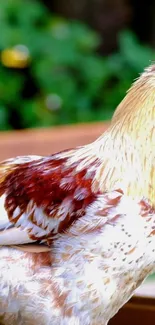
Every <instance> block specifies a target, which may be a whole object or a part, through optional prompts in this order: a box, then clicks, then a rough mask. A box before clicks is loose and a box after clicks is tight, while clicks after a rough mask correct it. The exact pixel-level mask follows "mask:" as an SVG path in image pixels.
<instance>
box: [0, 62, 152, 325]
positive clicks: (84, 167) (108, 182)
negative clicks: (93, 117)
mask: <svg viewBox="0 0 155 325" xmlns="http://www.w3.org/2000/svg"><path fill="white" fill-rule="evenodd" d="M154 141H155V65H151V66H150V67H148V68H147V69H145V71H144V72H143V73H142V75H141V76H140V78H139V79H138V80H136V81H135V83H134V84H133V86H132V87H131V89H130V90H129V91H128V93H127V95H126V97H125V98H124V99H123V101H122V102H121V103H120V105H119V106H118V107H117V109H116V112H115V113H114V115H113V118H112V121H111V124H110V126H109V128H108V129H107V130H106V132H105V133H104V134H103V135H101V136H100V137H99V138H98V139H97V140H96V141H94V142H93V143H91V144H88V145H85V146H83V147H78V148H75V149H71V150H65V151H63V152H60V153H56V154H53V155H51V156H49V157H41V156H25V157H17V158H14V159H9V160H7V161H4V162H1V164H0V209H1V211H0V322H1V324H7V325H15V324H16V325H20V324H27V325H31V324H33V325H97V324H101V325H106V324H107V323H108V321H109V319H111V318H112V317H113V316H114V315H115V314H116V313H117V311H118V310H119V309H120V308H121V307H122V306H123V305H124V304H125V303H126V302H127V301H128V300H129V299H130V297H131V296H132V295H133V294H134V292H135V289H136V288H137V287H138V286H139V285H140V284H141V283H142V282H143V280H144V279H145V278H146V277H147V276H148V275H149V274H150V273H152V272H154V271H155V209H154V207H155V168H154V165H155V142H154Z"/></svg>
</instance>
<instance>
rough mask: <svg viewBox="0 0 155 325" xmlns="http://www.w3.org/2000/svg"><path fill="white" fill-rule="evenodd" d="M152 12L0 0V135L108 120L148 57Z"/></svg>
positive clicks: (148, 7)
mask: <svg viewBox="0 0 155 325" xmlns="http://www.w3.org/2000/svg"><path fill="white" fill-rule="evenodd" d="M154 7H155V5H154V1H150V0H148V1H147V3H141V2H140V1H139V0H135V1H126V0H91V1H87V0H78V1H77V0H70V1H64V0H55V1H52V2H51V1H44V3H43V1H42V2H41V1H39V0H38V1H34V0H30V1H28V0H27V1H24V0H0V130H9V129H23V128H31V127H33V128H34V127H49V126H53V125H60V124H70V123H79V122H90V121H100V120H107V119H110V118H111V115H112V113H113V111H114V109H115V107H116V106H117V104H118V103H119V102H120V100H121V99H122V98H123V96H124V94H125V92H126V90H127V89H128V87H129V86H130V84H131V82H132V81H133V79H134V78H136V77H137V76H138V75H139V73H140V72H141V71H142V70H143V68H144V67H145V66H147V65H149V64H150V62H151V61H152V60H154V58H155V50H154V44H155V36H154V15H153V12H154Z"/></svg>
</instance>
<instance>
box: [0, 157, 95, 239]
mask: <svg viewBox="0 0 155 325" xmlns="http://www.w3.org/2000/svg"><path fill="white" fill-rule="evenodd" d="M67 159H68V158H61V156H58V155H53V156H51V157H48V158H42V159H40V160H39V161H38V160H37V161H33V162H27V163H23V164H19V165H17V166H16V168H14V169H12V171H11V172H10V171H9V174H8V175H7V176H6V177H5V179H4V180H3V182H2V183H1V184H0V195H2V194H3V193H4V192H5V194H6V201H5V208H6V210H7V212H8V216H9V219H10V221H12V222H13V223H15V222H16V221H17V220H18V218H19V216H18V217H17V218H16V219H15V218H13V212H14V210H15V209H16V207H19V208H20V211H21V213H20V215H22V214H23V213H24V212H25V211H26V209H27V206H28V204H29V202H30V201H33V202H34V203H35V204H36V206H37V207H41V208H42V209H43V211H44V213H45V214H46V215H47V216H48V217H49V218H56V219H59V217H60V214H59V208H60V205H61V203H62V202H64V205H65V204H67V203H68V204H69V205H68V206H69V207H68V214H67V215H66V217H65V219H64V220H63V221H61V222H60V224H59V229H58V232H62V231H64V230H65V229H66V228H67V227H69V226H70V225H71V224H72V222H74V220H76V219H77V218H79V217H81V216H83V215H84V214H85V211H86V208H87V206H88V205H89V204H90V203H92V202H93V201H94V200H95V199H96V195H97V194H98V193H96V194H94V193H92V190H91V186H92V180H93V178H94V175H95V170H96V166H97V163H98V162H97V161H95V162H94V164H93V167H94V168H91V172H90V170H89V172H88V167H87V168H85V169H82V170H81V171H78V172H77V170H76V167H77V166H78V164H79V163H80V161H77V162H76V163H74V164H72V165H70V166H68V165H67ZM89 167H92V166H91V165H90V166H89ZM29 218H30V219H31V221H32V222H33V223H36V220H35V219H34V216H33V214H32V215H31V216H30V217H29ZM31 238H32V236H31ZM44 238H45V236H44V237H42V238H40V239H44ZM33 239H38V238H36V237H35V236H33Z"/></svg>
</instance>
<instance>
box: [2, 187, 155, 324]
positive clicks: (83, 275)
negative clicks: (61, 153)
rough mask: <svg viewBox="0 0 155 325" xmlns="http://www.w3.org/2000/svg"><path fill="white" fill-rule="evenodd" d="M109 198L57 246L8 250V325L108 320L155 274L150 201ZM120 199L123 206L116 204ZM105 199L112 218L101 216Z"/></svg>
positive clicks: (5, 297) (5, 318)
mask: <svg viewBox="0 0 155 325" xmlns="http://www.w3.org/2000/svg"><path fill="white" fill-rule="evenodd" d="M108 196H109V197H108V198H107V197H106V198H105V197H102V196H101V198H100V199H101V200H99V202H98V203H97V202H96V203H94V205H92V206H91V208H89V209H88V211H87V214H86V216H85V217H84V218H83V220H82V219H79V220H78V222H77V223H76V225H73V226H71V227H70V231H69V232H68V233H66V234H63V235H59V236H58V238H57V239H56V240H55V243H54V245H53V247H52V251H49V252H43V253H39V254H38V253H30V252H23V251H18V250H17V249H14V248H7V247H3V248H1V250H0V307H1V309H0V320H1V322H2V324H7V325H15V324H16V325H19V324H29V325H30V324H34V325H35V324H36V325H37V324H40V325H51V324H52V325H72V324H79V325H82V324H85V325H90V324H91V325H96V324H98V323H99V324H103V325H104V324H107V322H108V320H109V319H110V318H111V317H113V315H115V313H116V312H117V311H118V310H119V309H120V307H121V306H122V305H123V304H124V303H125V302H126V301H128V299H129V298H130V297H131V296H132V294H133V293H134V290H135V289H136V288H137V287H138V286H139V285H140V284H141V282H142V281H143V280H144V279H145V277H146V276H147V275H148V274H149V273H151V272H152V271H154V269H155V267H154V266H155V237H154V236H153V237H151V236H152V231H153V229H154V225H155V215H152V214H151V213H152V212H151V211H150V212H149V211H148V205H147V204H146V205H145V202H140V203H139V204H138V203H137V202H136V201H133V200H132V199H130V198H129V197H125V196H123V195H122V194H120V193H119V192H113V193H111V194H110V195H108ZM112 200H113V201H115V202H116V201H117V202H118V203H117V204H116V206H113V205H111V204H110V206H109V202H111V201H112ZM103 201H104V202H105V209H106V208H107V205H108V206H109V207H108V217H106V216H101V215H100V213H97V212H99V211H101V210H100V207H101V208H104V205H103ZM98 209H99V210H98ZM146 211H147V216H146V215H145V213H146ZM92 212H93V214H92ZM94 212H96V213H94ZM118 214H119V216H118ZM107 218H108V219H107ZM150 218H151V222H150V221H149V219H150ZM104 219H106V221H105V220H104ZM92 222H93V224H94V228H93V227H91V230H90V223H92ZM152 239H153V240H152Z"/></svg>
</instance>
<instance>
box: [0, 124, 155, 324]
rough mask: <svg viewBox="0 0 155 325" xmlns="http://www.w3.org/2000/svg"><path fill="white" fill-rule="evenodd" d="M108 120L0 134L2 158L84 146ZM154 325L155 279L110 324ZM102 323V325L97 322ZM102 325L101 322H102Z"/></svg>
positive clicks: (102, 130)
mask: <svg viewBox="0 0 155 325" xmlns="http://www.w3.org/2000/svg"><path fill="white" fill-rule="evenodd" d="M107 126H108V123H93V124H81V125H74V126H63V127H57V128H52V129H39V130H38V129H37V130H36V129H35V130H26V131H13V132H1V133H0V160H3V159H7V158H10V157H15V156H18V155H27V154H33V155H50V154H51V153H53V152H57V151H60V150H63V149H66V148H73V147H75V146H78V145H84V144H86V143H89V142H91V141H93V140H95V139H96V138H97V137H98V136H99V135H100V134H101V133H102V132H104V131H105V130H106V128H107ZM147 323H148V324H149V325H155V282H148V283H147V282H146V284H144V285H142V286H141V288H140V289H139V290H138V291H137V293H136V294H135V296H134V297H133V298H132V299H130V301H129V302H128V303H127V304H126V305H125V306H124V307H123V308H122V309H121V310H120V311H119V312H118V314H117V315H116V316H115V317H114V318H113V319H112V320H111V321H110V322H109V324H110V325H115V324H119V325H140V324H141V325H142V324H147ZM98 325H100V324H98ZM101 325H102V324H101Z"/></svg>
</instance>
